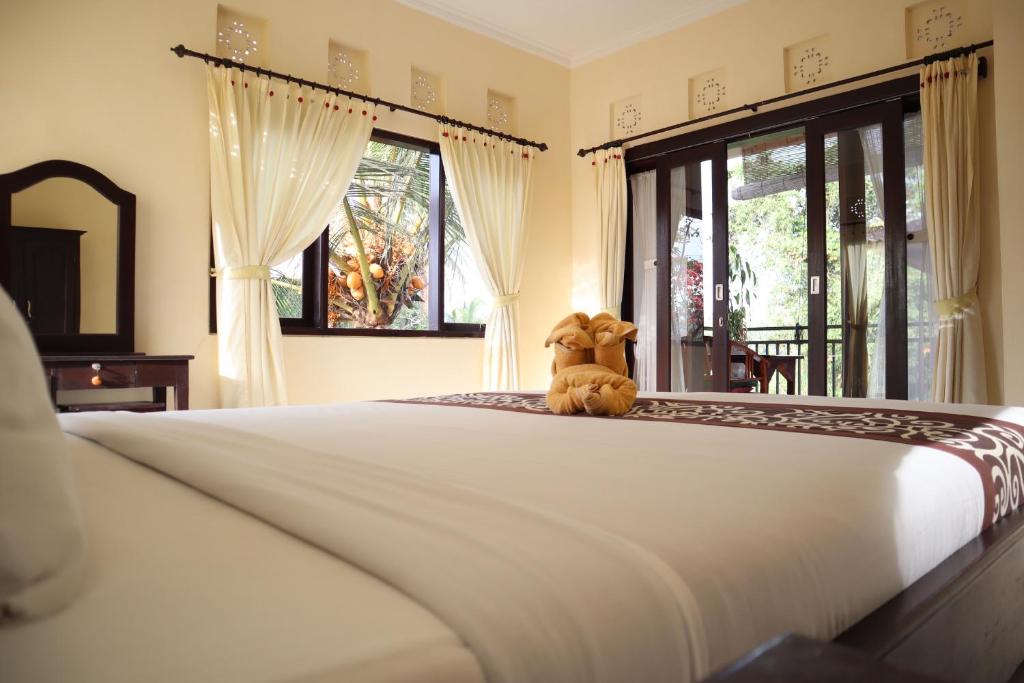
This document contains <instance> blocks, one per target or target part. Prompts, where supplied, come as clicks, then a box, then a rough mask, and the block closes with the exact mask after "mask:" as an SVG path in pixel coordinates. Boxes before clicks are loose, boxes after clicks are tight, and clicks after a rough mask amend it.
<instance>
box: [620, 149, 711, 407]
mask: <svg viewBox="0 0 1024 683" xmlns="http://www.w3.org/2000/svg"><path fill="white" fill-rule="evenodd" d="M723 150H724V146H722V145H714V146H712V147H702V148H695V149H691V150H686V151H684V152H681V153H678V154H674V155H671V156H667V157H663V158H662V159H659V160H658V163H657V164H654V165H653V166H654V167H653V168H652V169H651V170H646V171H642V172H639V173H635V174H633V175H632V176H631V177H630V192H631V196H632V204H631V208H632V220H631V231H630V232H631V235H630V237H631V244H630V247H631V249H630V251H631V266H632V278H631V282H629V283H627V285H628V286H627V288H626V289H627V291H631V301H629V302H628V304H627V306H625V307H624V311H629V312H630V313H631V314H632V316H633V321H634V322H635V324H636V325H637V327H638V328H639V334H638V337H637V344H636V349H635V354H636V357H635V361H634V373H633V374H634V378H635V379H636V381H637V384H638V386H639V388H640V390H641V391H654V390H657V391H711V390H714V389H717V388H719V387H718V386H717V385H716V373H715V367H716V362H717V363H724V359H725V356H724V354H723V352H722V351H721V350H720V349H724V343H725V336H726V331H725V318H726V316H727V313H728V312H727V309H726V301H725V289H724V286H723V282H722V279H723V278H724V273H725V272H726V268H725V265H724V262H722V261H721V257H720V255H719V253H718V252H719V251H720V250H719V249H717V247H716V245H717V244H718V243H719V242H720V241H721V240H723V239H724V231H725V227H726V220H725V212H724V211H723V210H721V209H720V208H719V207H722V206H723V204H722V202H723V200H724V194H723V193H722V192H721V190H719V191H718V192H716V189H717V188H716V186H717V183H716V181H715V180H714V178H715V175H716V173H720V172H721V171H722V170H723V169H724V155H723V154H722V151H723ZM719 322H720V323H721V324H718V323H719Z"/></svg>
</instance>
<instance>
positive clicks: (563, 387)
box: [544, 313, 637, 415]
mask: <svg viewBox="0 0 1024 683" xmlns="http://www.w3.org/2000/svg"><path fill="white" fill-rule="evenodd" d="M636 335H637V328H636V327H635V326H634V325H633V324H632V323H628V322H624V321H622V320H616V319H615V318H614V317H613V316H611V315H609V314H607V313H601V314H599V315H596V316H594V317H593V318H590V317H589V316H587V314H585V313H573V314H572V315H570V316H569V317H567V318H565V319H564V320H562V321H561V322H559V323H558V324H557V325H555V329H554V330H553V331H552V332H551V334H550V335H549V336H548V338H547V341H546V342H545V343H544V346H551V345H554V348H555V360H554V362H553V363H552V365H551V374H552V375H553V376H554V377H553V378H552V380H551V389H550V391H548V395H547V403H548V407H549V408H550V409H551V411H552V412H554V413H556V414H558V415H572V414H574V413H580V412H586V413H587V414H589V415H622V414H623V413H625V412H627V411H628V410H629V409H630V408H631V407H632V406H633V402H634V401H635V400H636V392H637V388H636V384H634V383H633V380H631V379H629V367H628V365H627V364H626V341H636Z"/></svg>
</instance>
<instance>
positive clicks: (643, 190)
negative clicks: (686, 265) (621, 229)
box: [629, 171, 658, 391]
mask: <svg viewBox="0 0 1024 683" xmlns="http://www.w3.org/2000/svg"><path fill="white" fill-rule="evenodd" d="M655 176H656V172H655V171H647V172H645V173H637V174H636V175H633V176H630V178H629V182H630V184H631V185H632V187H633V318H634V320H633V322H634V324H635V325H636V327H637V330H639V332H638V333H637V337H636V364H635V367H634V368H633V379H634V381H635V382H636V385H637V387H638V388H639V389H640V391H656V390H657V388H658V374H657V367H658V366H657V361H658V268H657V265H656V260H657V257H658V252H657V219H658V216H657V209H658V207H657V197H658V195H657V183H656V178H655Z"/></svg>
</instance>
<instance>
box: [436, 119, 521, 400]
mask: <svg viewBox="0 0 1024 683" xmlns="http://www.w3.org/2000/svg"><path fill="white" fill-rule="evenodd" d="M439 133H440V136H439V141H440V146H441V160H442V161H443V162H444V169H445V174H446V177H447V178H448V180H449V186H450V187H451V191H452V199H454V200H455V208H457V209H458V211H459V216H460V217H461V218H462V225H463V227H464V228H465V230H466V239H467V241H468V243H469V248H470V250H471V251H472V253H473V257H474V258H475V259H476V263H477V266H478V267H479V269H480V275H481V277H482V278H483V280H484V282H485V283H486V285H487V288H488V290H489V291H490V294H491V296H492V297H493V298H494V309H493V310H492V311H491V315H490V317H489V318H488V320H487V328H486V331H485V333H484V367H483V387H484V389H485V390H486V391H509V390H516V389H518V388H519V348H518V347H519V288H520V284H521V282H522V279H523V263H524V260H525V256H526V209H527V205H528V203H529V195H530V173H531V169H532V167H533V164H532V159H533V152H532V151H531V150H530V148H528V147H523V146H522V145H518V144H515V143H513V142H507V141H505V140H501V139H499V138H494V137H490V136H486V135H482V134H480V133H475V132H473V131H468V130H464V129H461V128H456V127H453V126H449V125H447V124H441V126H440V130H439Z"/></svg>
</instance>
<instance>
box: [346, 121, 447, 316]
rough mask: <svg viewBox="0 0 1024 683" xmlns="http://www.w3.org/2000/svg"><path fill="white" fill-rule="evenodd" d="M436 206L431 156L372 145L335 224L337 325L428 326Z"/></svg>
mask: <svg viewBox="0 0 1024 683" xmlns="http://www.w3.org/2000/svg"><path fill="white" fill-rule="evenodd" d="M429 203H430V154H429V152H426V151H423V150H419V149H414V148H410V147H403V146H399V145H393V144H388V143H383V142H376V141H371V142H370V144H369V145H368V146H367V150H366V155H365V156H364V157H363V160H362V162H360V164H359V168H358V169H357V170H356V174H355V177H354V179H353V181H352V184H351V185H350V187H349V190H348V193H347V195H346V196H345V197H343V198H342V200H341V201H340V202H339V206H338V210H337V211H336V212H335V215H334V217H333V218H332V220H331V229H330V231H329V237H330V240H329V245H330V252H329V258H330V267H329V269H328V321H329V323H330V324H331V325H332V326H335V327H338V326H346V327H347V326H355V327H374V328H383V327H389V326H392V325H393V324H396V323H400V324H401V325H402V326H403V327H411V328H419V329H423V328H425V327H426V325H427V320H426V311H425V310H424V309H425V307H424V306H423V305H422V304H423V302H424V298H423V291H422V290H423V288H424V287H425V286H426V279H425V277H424V274H425V271H426V267H427V264H428V262H429V259H428V253H427V252H428V249H427V247H428V245H429V241H430V225H429ZM459 232H460V233H461V226H459ZM446 233H447V230H446ZM446 248H447V244H446Z"/></svg>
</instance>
